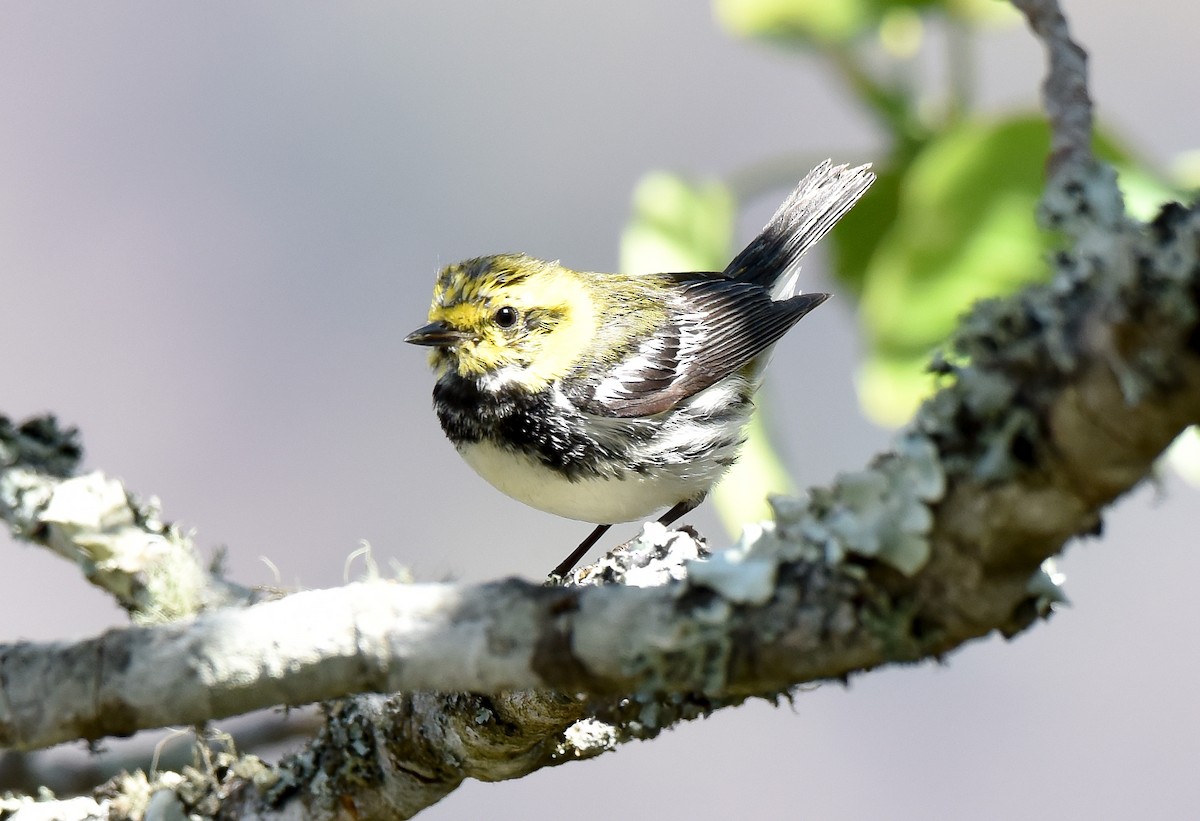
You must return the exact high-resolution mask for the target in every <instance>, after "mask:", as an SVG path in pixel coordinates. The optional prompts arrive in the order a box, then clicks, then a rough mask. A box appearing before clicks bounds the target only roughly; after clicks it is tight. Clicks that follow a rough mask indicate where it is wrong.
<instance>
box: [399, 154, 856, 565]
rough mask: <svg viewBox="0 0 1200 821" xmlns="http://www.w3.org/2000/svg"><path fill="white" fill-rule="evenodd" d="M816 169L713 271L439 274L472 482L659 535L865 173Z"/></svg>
mask: <svg viewBox="0 0 1200 821" xmlns="http://www.w3.org/2000/svg"><path fill="white" fill-rule="evenodd" d="M869 168H870V166H869V165H863V166H859V167H857V168H848V167H847V166H845V165H839V166H831V165H830V163H829V162H828V161H826V162H824V163H822V164H821V165H819V166H817V167H816V168H815V169H813V170H812V171H811V172H809V174H808V175H807V176H806V177H805V178H804V179H803V180H801V181H800V184H799V185H798V186H797V188H796V190H795V191H793V192H792V194H791V195H790V196H789V197H788V198H787V200H786V201H784V203H783V205H782V206H780V208H779V210H778V211H777V212H776V213H775V215H774V216H773V217H772V218H771V220H770V222H768V223H767V225H766V227H765V228H763V230H762V232H761V233H759V235H758V236H757V237H755V238H754V241H753V242H751V243H750V244H749V245H748V246H746V248H745V250H743V251H742V252H741V253H740V254H738V255H737V256H736V257H734V259H733V261H732V262H731V263H729V265H728V267H726V269H725V270H724V271H723V272H722V273H719V274H718V273H676V274H641V275H628V274H604V273H590V272H584V271H573V270H571V269H570V268H566V267H564V266H562V265H560V264H559V263H557V262H544V261H542V260H538V259H533V258H532V257H528V256H525V255H524V254H501V255H498V256H489V257H479V258H476V259H470V260H467V261H465V262H460V263H458V264H456V265H450V266H447V267H446V268H444V269H442V271H440V272H439V273H438V277H437V284H436V285H435V286H434V291H433V305H432V307H431V308H430V309H429V324H428V325H425V326H424V327H422V328H418V329H417V330H415V331H413V332H412V333H411V334H409V335H408V337H407V338H406V341H407V342H411V343H413V344H414V345H425V346H429V347H431V348H433V350H432V352H431V354H430V364H431V366H432V368H433V371H434V373H435V374H436V377H437V382H436V384H435V386H434V389H433V404H434V408H435V409H436V411H437V415H438V419H439V421H440V422H441V425H442V430H443V431H445V433H446V436H447V437H448V438H449V439H450V441H451V442H453V443H454V446H455V448H457V450H458V452H459V453H460V454H461V455H462V457H463V459H465V460H466V461H467V464H469V465H470V466H471V467H472V468H474V469H475V471H476V472H477V473H479V475H480V476H482V477H483V478H484V479H487V480H488V481H489V482H491V483H492V485H494V486H495V487H496V488H497V489H499V490H500V491H502V492H503V493H506V494H508V495H509V496H511V497H513V498H514V499H517V500H519V501H522V502H524V503H525V504H527V505H531V506H533V507H535V508H538V509H539V510H544V511H546V512H548V513H554V514H556V515H558V516H564V517H567V518H570V519H579V520H581V521H585V522H593V523H595V524H596V525H597V527H596V528H595V530H593V531H592V533H591V535H589V536H588V537H587V538H586V539H585V540H584V541H583V543H582V544H580V545H579V547H578V548H576V549H575V550H574V551H573V552H572V553H571V554H570V555H569V556H568V557H567V558H566V559H564V560H563V561H562V562H561V563H560V564H559V565H558V567H556V568H555V569H554V571H553V573H554V574H556V575H559V576H564V575H566V574H567V573H568V572H570V570H571V569H572V568H573V567H574V566H575V565H576V564H577V563H578V561H579V560H580V559H581V558H582V557H583V555H584V554H585V553H586V552H587V551H588V549H590V548H591V547H592V545H594V544H595V543H596V542H597V541H598V540H599V539H600V537H601V536H602V535H603V534H604V532H605V531H606V530H608V528H609V527H610V526H612V524H613V523H615V522H629V521H636V520H639V519H643V518H646V517H648V516H650V515H651V514H653V513H655V512H656V511H659V510H662V509H664V508H669V509H668V510H667V511H666V512H665V513H664V514H663V515H662V516H661V518H660V519H659V521H660V522H662V523H663V524H664V525H669V524H671V523H672V522H674V521H675V520H676V519H678V518H679V517H681V516H683V515H684V514H685V513H687V512H688V511H690V510H692V509H693V508H695V507H696V506H697V505H699V504H700V502H701V501H703V500H704V497H705V495H707V493H708V491H709V489H710V488H711V487H712V486H713V484H715V483H716V481H717V480H718V479H719V478H720V477H721V475H722V474H723V473H724V472H725V471H726V470H727V469H728V468H729V466H730V465H732V464H733V463H734V461H735V460H736V459H737V457H738V450H739V448H740V447H741V445H742V443H743V442H744V441H745V432H744V429H745V426H746V423H747V422H748V421H749V419H750V414H751V412H752V410H753V398H754V393H755V391H756V390H757V388H758V385H759V382H760V379H761V375H762V370H763V367H764V366H765V365H766V361H767V358H768V357H769V355H770V350H771V347H772V346H773V345H774V343H775V342H776V341H777V340H778V339H779V338H780V337H782V336H783V335H784V334H785V333H786V332H787V331H788V329H789V328H791V327H792V326H793V325H795V324H796V323H797V322H798V321H800V318H801V317H803V316H804V315H805V314H807V313H808V312H809V311H811V310H812V309H813V308H815V307H817V306H818V305H820V304H821V303H822V302H824V301H825V300H826V299H828V297H829V295H828V294H801V293H797V292H796V279H797V275H798V273H799V266H798V264H797V263H798V261H799V260H800V257H801V256H803V255H804V253H805V252H806V251H807V250H808V249H809V248H810V247H811V246H812V245H813V244H814V243H816V242H817V241H818V240H819V239H821V237H823V236H825V234H826V233H828V231H829V229H830V228H832V227H833V225H834V223H836V222H837V221H838V219H840V218H841V217H842V215H843V214H845V213H846V211H848V210H849V209H850V207H851V206H852V205H854V203H855V202H856V201H857V200H858V198H859V197H861V196H862V195H863V193H864V192H865V191H866V190H867V188H868V186H870V185H871V183H872V182H873V181H874V179H875V175H874V174H872V173H871V172H870V170H869Z"/></svg>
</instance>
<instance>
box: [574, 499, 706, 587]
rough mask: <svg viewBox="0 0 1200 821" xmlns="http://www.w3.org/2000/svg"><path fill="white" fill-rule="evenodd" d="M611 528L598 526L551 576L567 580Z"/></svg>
mask: <svg viewBox="0 0 1200 821" xmlns="http://www.w3.org/2000/svg"><path fill="white" fill-rule="evenodd" d="M676 507H678V505H676ZM674 509H675V508H671V510H674ZM680 515H682V514H680ZM610 527H612V525H596V529H595V530H593V531H592V532H591V533H589V534H588V537H587V538H586V539H584V540H583V541H582V542H580V543H579V547H577V548H575V549H574V550H572V551H571V555H570V556H567V558H565V559H563V560H562V561H561V562H559V563H558V567H556V568H554V569H553V570H551V571H550V575H551V576H558V577H559V578H565V577H566V575H567V574H568V573H570V572H571V570H573V569H574V567H575V565H577V564H579V560H580V559H582V558H583V554H584V553H587V552H588V551H589V550H591V549H592V545H594V544H596V542H598V541H600V537H601V536H603V535H604V534H605V533H606V532H607V531H608V529H609V528H610Z"/></svg>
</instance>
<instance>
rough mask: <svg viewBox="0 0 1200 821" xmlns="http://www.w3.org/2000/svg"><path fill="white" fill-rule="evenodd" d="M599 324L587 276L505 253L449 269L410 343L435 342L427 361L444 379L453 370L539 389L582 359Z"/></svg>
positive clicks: (408, 339)
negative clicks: (425, 322)
mask: <svg viewBox="0 0 1200 821" xmlns="http://www.w3.org/2000/svg"><path fill="white" fill-rule="evenodd" d="M596 322H597V319H596V315H595V305H594V303H593V300H592V297H591V296H590V294H589V289H588V287H587V284H586V282H585V280H584V278H583V276H582V275H581V274H579V273H578V272H576V271H572V270H570V269H569V268H564V267H563V266H561V265H559V264H558V263H557V262H544V261H542V260H539V259H534V258H532V257H528V256H525V255H524V254H503V255H499V256H490V257H479V258H477V259H470V260H467V261H465V262H460V263H457V264H455V265H449V266H447V267H446V268H443V269H442V270H441V271H440V272H439V273H438V278H437V284H436V285H435V286H434V290H433V304H432V305H431V306H430V308H429V324H428V325H425V326H424V327H421V328H418V329H417V330H415V331H413V332H412V333H411V334H409V335H408V336H407V337H406V338H405V341H406V342H411V343H412V344H414V345H426V346H429V347H431V348H433V351H432V353H431V354H430V360H429V361H430V365H431V366H432V367H433V369H434V371H435V372H436V373H437V375H438V377H439V378H440V377H442V376H444V375H447V374H450V373H454V374H456V375H458V376H460V377H464V378H474V379H480V378H494V379H496V380H498V381H499V382H500V383H502V384H509V383H516V384H519V385H521V386H523V387H525V388H527V389H529V390H540V389H542V388H544V387H545V386H547V385H549V384H550V383H551V382H553V381H554V380H556V379H561V378H562V377H563V376H565V375H566V374H568V373H569V372H570V371H571V370H572V368H574V367H575V366H576V365H577V364H578V362H579V360H580V358H581V357H582V356H583V354H584V352H585V351H586V349H587V347H588V345H589V344H590V343H591V341H592V338H593V336H594V332H595V328H596Z"/></svg>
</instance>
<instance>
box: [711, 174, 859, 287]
mask: <svg viewBox="0 0 1200 821" xmlns="http://www.w3.org/2000/svg"><path fill="white" fill-rule="evenodd" d="M870 169H871V166H870V164H868V165H860V166H858V167H857V168H849V167H848V166H845V165H837V166H833V165H831V164H830V161H829V160H826V161H825V162H823V163H821V164H820V165H818V166H817V167H816V168H814V169H813V170H812V171H809V172H808V175H807V176H805V178H804V179H802V180H800V184H799V185H797V186H796V190H795V191H793V192H792V193H791V195H790V196H789V197H788V198H787V199H786V200H784V202H783V205H781V206H779V210H778V211H776V212H775V216H773V217H771V220H770V222H768V223H767V224H766V227H764V228H763V229H762V231H761V232H760V233H759V235H758V236H757V237H755V238H754V241H753V242H751V243H750V244H749V245H747V246H746V248H745V250H743V251H742V252H741V253H740V254H738V255H737V256H736V257H734V258H733V262H731V263H729V267H727V268H726V269H725V274H726V276H730V277H733V278H734V279H740V280H744V281H746V282H754V283H756V284H758V285H762V286H763V287H765V288H772V289H775V286H776V284H777V283H779V282H780V281H781V280H783V279H784V277H785V276H786V275H787V274H788V272H790V271H793V270H794V269H795V267H796V263H797V262H798V261H799V260H800V257H802V256H804V252H805V251H807V250H808V249H809V248H811V247H812V246H813V245H814V244H816V242H817V241H818V240H820V239H821V237H823V236H825V235H826V234H827V233H829V229H830V228H832V227H833V226H834V224H835V223H836V222H837V221H838V220H839V219H841V218H842V215H843V214H845V213H846V212H847V211H849V210H850V207H851V206H852V205H854V203H856V202H858V198H859V197H861V196H862V195H863V193H864V192H865V191H866V190H867V188H869V187H870V185H871V183H873V182H874V181H875V175H874V174H872V173H871V170H870ZM782 290H783V292H782V293H776V294H775V298H776V299H784V298H787V297H789V296H791V293H792V292H794V288H793V287H787V288H784V289H782Z"/></svg>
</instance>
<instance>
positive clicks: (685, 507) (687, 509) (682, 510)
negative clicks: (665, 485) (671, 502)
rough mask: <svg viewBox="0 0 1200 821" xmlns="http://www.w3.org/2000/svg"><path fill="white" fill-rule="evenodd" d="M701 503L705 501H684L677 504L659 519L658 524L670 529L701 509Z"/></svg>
mask: <svg viewBox="0 0 1200 821" xmlns="http://www.w3.org/2000/svg"><path fill="white" fill-rule="evenodd" d="M701 501H703V499H684V500H683V501H682V502H676V503H675V506H674V507H672V508H671V509H670V510H668V511H667V512H666V513H664V514H663V515H661V516H659V517H658V523H659V524H660V525H662V526H663V527H670V526H671V525H673V524H675V522H676V521H678V520H679V519H681V518H683V517H684V516H685V515H687V514H688V513H691V512H692V511H693V510H695V509H696V508H697V507H699V506H700V502H701Z"/></svg>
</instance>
